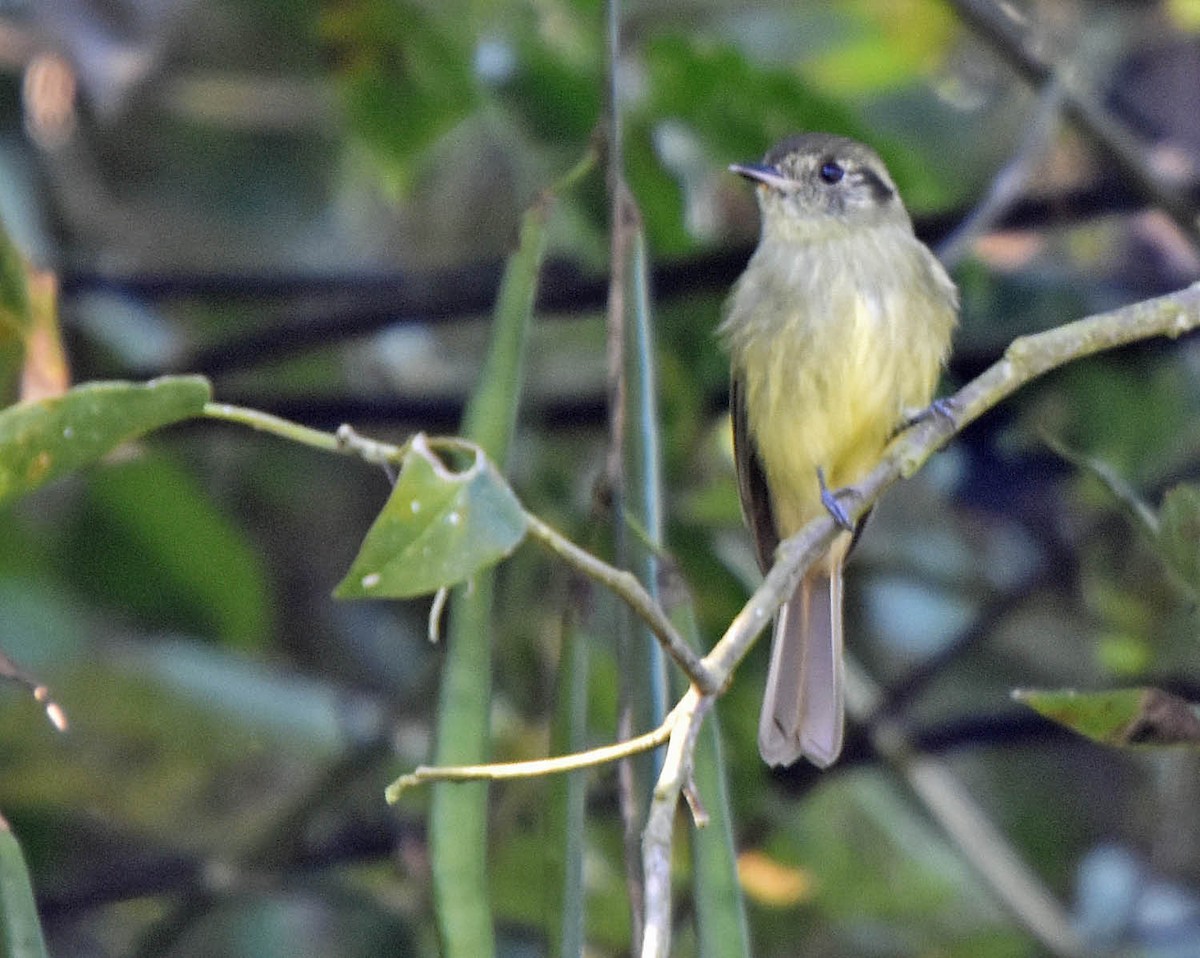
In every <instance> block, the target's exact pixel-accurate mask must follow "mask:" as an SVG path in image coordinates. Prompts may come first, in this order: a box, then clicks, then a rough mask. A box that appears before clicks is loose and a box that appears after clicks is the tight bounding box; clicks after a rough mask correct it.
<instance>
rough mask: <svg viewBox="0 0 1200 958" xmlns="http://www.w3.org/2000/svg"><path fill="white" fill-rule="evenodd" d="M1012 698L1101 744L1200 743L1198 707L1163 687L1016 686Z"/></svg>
mask: <svg viewBox="0 0 1200 958" xmlns="http://www.w3.org/2000/svg"><path fill="white" fill-rule="evenodd" d="M1013 698H1014V699H1016V700H1017V701H1018V702H1023V703H1024V704H1026V705H1028V706H1029V707H1030V708H1032V709H1034V710H1035V711H1037V712H1039V713H1041V714H1042V715H1044V716H1046V718H1048V719H1052V720H1053V721H1055V722H1058V723H1059V724H1060V725H1065V726H1066V727H1067V728H1069V729H1073V730H1074V731H1076V732H1078V733H1079V734H1080V735H1085V736H1087V737H1088V738H1090V739H1092V740H1093V741H1096V742H1100V743H1102V744H1104V745H1180V744H1200V716H1197V713H1196V709H1195V708H1194V707H1193V706H1192V704H1191V703H1189V702H1187V701H1185V700H1184V699H1181V698H1179V697H1178V696H1176V695H1171V694H1170V693H1168V692H1164V691H1162V690H1161V689H1155V688H1133V689H1117V690H1114V691H1111V692H1086V693H1084V692H1075V691H1071V690H1059V691H1039V690H1033V689H1018V690H1017V691H1015V692H1013Z"/></svg>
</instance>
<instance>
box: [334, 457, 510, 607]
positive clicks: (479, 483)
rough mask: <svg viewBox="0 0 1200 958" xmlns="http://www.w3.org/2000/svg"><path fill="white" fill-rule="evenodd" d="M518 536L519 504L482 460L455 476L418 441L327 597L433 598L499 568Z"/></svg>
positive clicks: (495, 473)
mask: <svg viewBox="0 0 1200 958" xmlns="http://www.w3.org/2000/svg"><path fill="white" fill-rule="evenodd" d="M525 530H526V520H525V512H524V510H523V509H522V508H521V504H520V502H518V501H517V497H516V496H515V495H513V492H512V490H511V489H510V488H509V486H508V483H506V482H505V481H504V479H503V477H502V476H501V475H500V473H499V472H497V471H496V468H495V466H493V465H492V463H491V462H490V460H488V459H487V457H486V456H484V455H483V453H481V452H480V453H477V454H476V456H475V461H474V462H473V463H472V464H471V465H470V466H469V467H468V468H466V469H464V470H462V471H461V472H454V471H452V470H450V469H448V468H447V467H446V465H445V464H444V463H443V462H442V461H441V460H440V459H438V457H437V456H436V455H434V453H433V452H432V451H431V450H430V448H429V445H428V442H427V441H426V439H425V437H424V436H423V435H417V436H416V437H415V438H414V439H413V440H412V443H411V444H410V448H409V452H408V455H407V456H406V457H405V459H404V463H403V469H402V471H401V473H400V480H399V481H398V482H397V483H396V488H395V489H393V490H392V495H391V496H390V498H389V499H388V501H387V503H386V505H384V507H383V511H382V512H380V514H379V516H378V517H377V518H376V520H375V522H374V523H373V524H372V526H371V528H370V530H368V532H367V537H366V539H365V540H364V541H363V544H362V548H361V549H360V550H359V553H358V556H357V557H356V558H355V560H354V563H353V565H352V566H351V567H350V571H349V572H348V573H347V574H346V578H345V579H343V580H342V581H341V583H340V584H339V585H338V587H337V588H336V589H335V590H334V595H335V596H337V597H338V598H339V599H368V598H369V599H382V598H388V599H399V598H410V597H412V596H417V595H425V594H427V593H430V592H435V591H437V590H438V589H440V588H443V587H445V586H451V585H455V584H456V583H458V582H462V581H464V580H465V579H468V578H470V577H471V576H472V575H474V574H475V573H476V572H478V571H479V570H480V569H485V568H487V567H488V566H490V565H494V564H495V563H497V562H499V561H500V560H501V559H503V558H504V557H505V556H507V555H508V554H509V553H511V552H512V551H513V549H515V548H516V547H517V544H518V543H519V542H520V541H521V539H522V538H524V536H525Z"/></svg>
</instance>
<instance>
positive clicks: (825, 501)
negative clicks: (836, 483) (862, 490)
mask: <svg viewBox="0 0 1200 958" xmlns="http://www.w3.org/2000/svg"><path fill="white" fill-rule="evenodd" d="M817 485H819V486H820V487H821V505H823V506H824V507H825V511H826V512H828V513H829V514H830V515H831V516H833V521H834V522H836V523H837V524H838V525H839V526H841V527H842V528H843V529H845V530H846V531H847V532H853V531H854V521H853V520H852V519H851V518H850V513H848V512H847V511H846V508H845V507H844V506H843V505H842V504H841V503H840V502H838V496H852V495H854V493H853V492H851V491H849V490H846V489H843V490H840V491H838V492H833V491H831V490H830V488H829V486H828V485H826V483H825V470H824V469H822V468H821V467H820V466H817Z"/></svg>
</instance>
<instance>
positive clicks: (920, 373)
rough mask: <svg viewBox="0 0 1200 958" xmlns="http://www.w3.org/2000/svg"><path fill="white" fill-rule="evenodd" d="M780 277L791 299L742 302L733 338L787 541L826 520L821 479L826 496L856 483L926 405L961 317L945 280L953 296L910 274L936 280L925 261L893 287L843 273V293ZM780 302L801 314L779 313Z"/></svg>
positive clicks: (839, 287)
mask: <svg viewBox="0 0 1200 958" xmlns="http://www.w3.org/2000/svg"><path fill="white" fill-rule="evenodd" d="M920 253H921V254H922V255H923V256H925V257H929V254H928V253H926V252H925V251H924V248H921V250H920ZM929 261H930V262H932V258H931V257H929ZM766 265H768V266H770V264H766ZM775 265H776V268H775V269H774V271H773V273H772V275H774V276H777V277H778V276H783V277H784V278H785V280H787V281H789V282H790V283H791V286H792V289H791V295H790V296H788V295H781V294H780V291H779V290H778V289H777V290H776V291H775V292H774V293H773V294H771V295H770V296H760V297H758V301H755V300H754V299H750V298H747V297H745V296H744V299H743V301H742V302H741V303H740V305H741V307H742V308H743V310H749V312H747V313H746V315H745V316H743V317H742V322H741V324H740V328H730V329H729V330H728V333H729V340H730V348H731V351H732V354H733V357H732V358H733V362H734V369H735V375H737V376H739V378H740V379H741V381H742V383H743V384H744V389H745V400H746V411H747V425H748V427H749V431H750V435H751V437H752V438H753V440H754V443H755V446H756V448H757V451H758V457H759V461H760V463H761V464H762V467H763V471H764V472H765V474H766V479H767V486H768V488H769V489H770V491H771V503H772V509H773V513H774V516H775V525H776V527H777V530H778V532H779V534H780V535H781V536H788V535H791V534H792V533H794V532H796V531H797V530H798V529H799V528H801V527H802V526H804V525H805V524H806V523H808V522H809V521H811V520H812V519H813V518H815V517H816V516H818V515H820V514H822V512H823V511H824V506H823V505H822V504H821V498H820V488H819V485H818V481H817V469H818V467H819V468H821V469H823V470H824V472H825V478H826V481H827V483H828V485H829V487H830V488H831V489H837V488H840V487H842V486H846V485H850V484H852V483H854V482H856V481H858V480H859V479H861V478H862V477H863V476H864V475H865V474H866V473H867V472H868V471H869V470H870V469H871V468H872V467H873V466H874V465H875V464H876V463H877V462H878V461H879V458H880V456H881V455H882V453H883V451H884V449H885V448H886V446H887V444H888V442H889V440H890V439H891V437H892V435H893V434H894V433H895V431H896V429H897V427H898V426H899V425H900V424H901V423H902V421H903V418H904V415H905V413H906V412H908V411H911V410H913V409H916V408H920V407H923V406H925V405H927V404H928V403H929V401H930V399H931V398H932V396H933V391H934V388H935V387H936V385H937V378H938V374H939V371H940V367H941V364H942V362H943V359H944V357H945V354H946V351H947V348H948V345H949V338H950V331H951V328H952V326H953V323H954V319H955V316H954V302H953V287H950V286H949V280H948V279H946V280H945V283H946V287H947V288H948V289H949V293H946V292H945V291H944V290H942V289H939V288H938V287H936V286H933V287H929V288H928V295H925V294H924V289H925V288H926V286H927V283H926V282H925V277H923V276H922V277H921V280H922V282H917V281H916V276H915V275H913V274H912V273H911V272H908V270H909V269H913V270H920V269H927V268H929V267H928V264H927V262H926V261H925V260H922V259H919V258H918V259H915V260H914V261H913V263H912V265H911V267H906V268H905V270H901V271H898V273H897V274H896V275H895V276H893V277H892V278H893V279H894V280H895V281H894V282H891V283H890V284H889V283H885V282H882V281H881V280H880V277H879V275H878V273H877V272H866V273H864V272H861V271H860V272H858V273H857V274H855V273H853V272H851V273H849V274H848V273H847V271H845V270H839V276H840V278H841V279H842V280H843V282H841V283H840V284H839V283H838V282H836V281H834V282H829V281H828V279H827V278H824V277H821V276H820V275H819V274H817V273H814V272H813V270H812V264H811V263H807V264H805V265H804V267H803V268H795V267H793V270H794V273H793V275H792V276H791V277H790V278H789V277H788V275H787V273H786V271H781V270H780V269H778V268H777V267H778V265H779V264H778V263H777V264H775ZM818 267H819V264H818ZM932 268H933V269H934V270H935V272H936V273H937V275H938V276H939V277H944V273H941V272H940V267H939V266H937V264H936V262H933V267H932ZM751 275H753V274H752V273H751ZM914 290H917V291H918V292H916V293H914ZM743 295H744V294H743ZM781 302H790V303H792V304H794V305H793V306H792V307H791V309H789V310H782V309H779V308H778V307H779V304H780V303H781ZM804 304H808V306H807V308H805V305H804ZM732 307H733V309H734V310H735V311H736V310H737V309H738V308H739V301H738V299H737V293H736V292H735V298H734V302H733V304H732ZM733 315H735V314H731V318H732V316H733Z"/></svg>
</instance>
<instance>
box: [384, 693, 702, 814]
mask: <svg viewBox="0 0 1200 958" xmlns="http://www.w3.org/2000/svg"><path fill="white" fill-rule="evenodd" d="M682 705H683V703H682V702H681V703H680V704H679V705H677V706H675V708H674V709H672V710H671V712H670V713H668V715H667V717H666V718H665V719H664V720H663V722H662V724H661V725H659V727H658V728H656V729H653V730H651V731H649V732H645V733H643V734H641V735H638V736H636V737H634V738H631V739H628V740H626V741H624V742H614V743H613V744H612V745H603V746H601V747H600V748H593V749H588V750H587V751H586V752H573V753H572V754H570V755H562V756H559V757H558V758H539V759H533V760H531V761H527V762H489V763H487V764H483V765H438V766H433V765H418V766H417V767H416V768H415V769H413V770H412V771H411V772H410V773H409V774H407V775H401V776H400V778H398V779H396V781H394V782H392V784H391V785H389V786H388V787H387V791H386V793H385V794H386V796H387V800H388V801H389V802H395V801H396V800H397V799H398V798H399V797H400V795H401V794H403V793H404V792H405V791H407V790H408V789H410V788H413V787H415V786H417V785H425V784H428V783H430V782H477V781H488V782H498V781H504V780H507V779H514V778H540V777H542V776H545V775H559V774H563V773H565V772H576V771H579V770H580V769H582V768H595V767H596V766H597V765H607V764H609V763H610V762H616V761H620V760H621V759H624V758H629V757H630V756H633V755H641V754H643V753H645V752H649V751H651V750H652V749H656V748H658V747H659V746H660V745H662V744H664V743H665V742H667V741H668V739H670V737H671V733H672V731H673V730H674V729H675V728H676V726H678V725H679V716H680V715H681V714H682V712H681V710H682Z"/></svg>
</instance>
